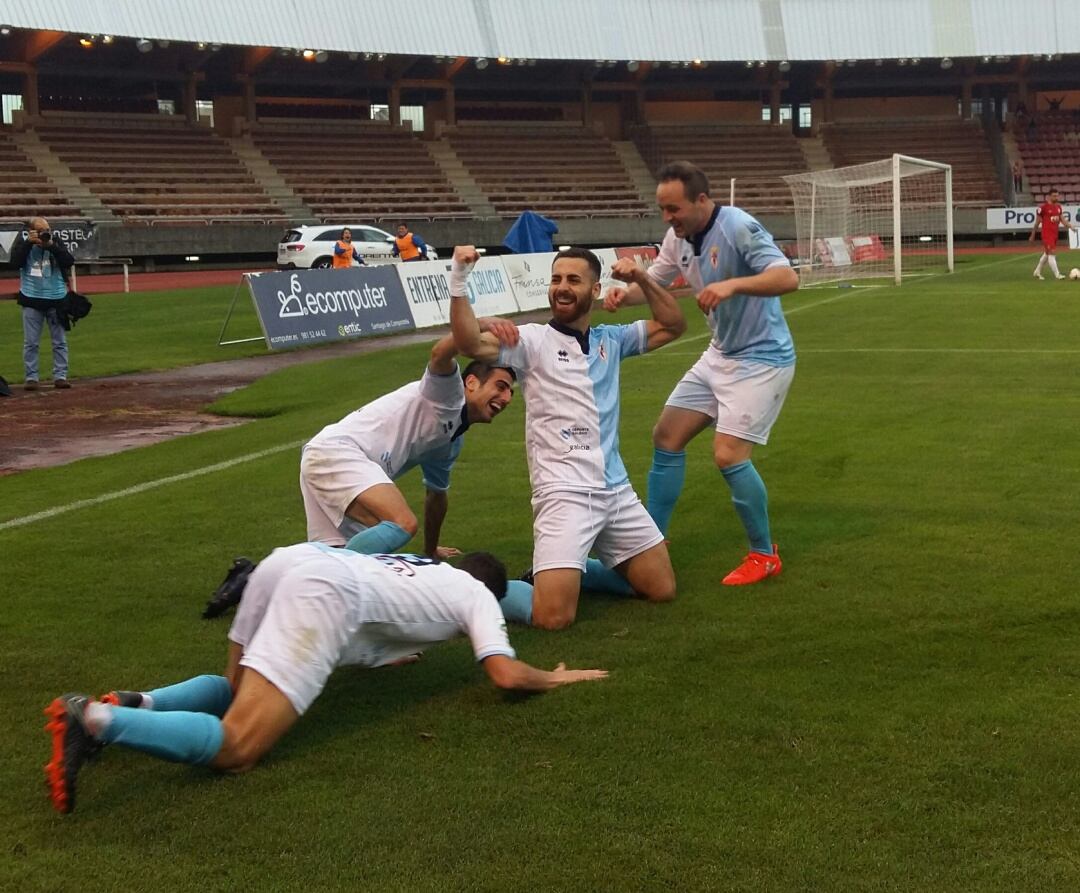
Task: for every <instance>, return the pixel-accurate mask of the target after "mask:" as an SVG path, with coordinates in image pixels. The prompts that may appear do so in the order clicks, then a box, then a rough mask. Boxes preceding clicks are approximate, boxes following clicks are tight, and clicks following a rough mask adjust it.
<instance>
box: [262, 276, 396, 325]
mask: <svg viewBox="0 0 1080 893" xmlns="http://www.w3.org/2000/svg"><path fill="white" fill-rule="evenodd" d="M277 297H278V302H279V303H280V304H281V307H280V309H279V310H278V318H279V319H290V318H293V317H297V316H318V315H319V314H321V313H342V312H345V311H349V310H351V311H352V314H353V316H359V315H360V311H361V310H371V309H373V308H375V307H385V306H386V289H385V288H380V287H378V286H372V285H368V284H365V285H364V287H363V288H342V289H336V290H334V291H309V292H305V291H304V289H303V287H302V286H301V285H300V277H299V276H297V274H296V273H293V274H292V275H291V276H290V277H289V294H285V292H283V291H281V290H280V289H279V290H278V293H277Z"/></svg>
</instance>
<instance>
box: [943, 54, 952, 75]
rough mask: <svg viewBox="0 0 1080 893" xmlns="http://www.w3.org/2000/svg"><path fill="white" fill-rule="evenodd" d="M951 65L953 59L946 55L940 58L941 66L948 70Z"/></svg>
mask: <svg viewBox="0 0 1080 893" xmlns="http://www.w3.org/2000/svg"><path fill="white" fill-rule="evenodd" d="M952 66H953V61H952V59H950V58H949V57H948V56H946V57H945V58H944V59H942V60H941V67H942V68H944V69H945V70H946V71H948V70H949V69H950V68H952Z"/></svg>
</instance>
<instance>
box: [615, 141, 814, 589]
mask: <svg viewBox="0 0 1080 893" xmlns="http://www.w3.org/2000/svg"><path fill="white" fill-rule="evenodd" d="M659 179H660V183H659V185H658V186H657V187H656V203H657V204H658V205H659V206H660V211H661V213H662V215H663V218H664V222H665V223H667V224H668V225H669V226H670V227H671V229H669V230H668V232H667V234H666V235H665V236H664V241H663V244H662V245H661V246H660V253H659V256H658V257H657V258H656V261H655V263H653V265H652V266H651V267H649V270H648V276H649V277H650V278H651V279H655V280H657V281H658V282H661V283H665V284H666V283H670V282H672V281H673V280H674V279H675V277H676V276H678V275H679V274H680V273H681V274H682V275H683V276H684V277H685V278H686V281H687V282H689V283H690V285H691V286H693V288H694V290H695V291H696V292H697V293H698V296H697V303H698V307H700V308H701V311H702V312H703V313H704V314H705V315H706V317H707V318H708V322H709V328H710V329H711V330H712V340H711V342H710V343H709V346H708V347H707V348H706V349H705V352H704V353H703V354H702V355H701V359H699V360H698V361H697V362H696V363H695V364H694V365H693V366H692V367H691V368H690V371H689V372H687V373H686V375H684V376H683V377H682V380H681V381H680V382H679V383H678V384H677V385H676V386H675V390H673V391H672V392H671V396H669V397H668V399H667V405H665V406H664V409H663V411H662V412H661V413H660V418H659V420H658V421H657V423H656V427H655V428H654V429H653V447H654V450H653V464H652V468H651V469H650V471H649V492H648V497H647V498H648V505H649V513H650V514H651V515H652V516H653V518H654V519H655V520H656V523H657V524H658V525H659V526H660V529H661V530H662V531H664V533H665V534H666V533H667V529H668V524H669V522H670V521H671V515H672V513H673V512H674V511H675V503H676V501H677V500H678V498H679V494H680V493H681V492H682V486H683V480H684V478H685V476H686V445H687V444H688V443H689V442H690V441H691V440H693V439H694V438H695V437H697V435H698V434H700V433H701V432H702V431H704V430H705V429H706V428H709V427H712V428H713V429H714V434H713V459H714V461H715V462H716V465H717V467H718V468H719V469H720V474H721V475H723V477H724V482H725V483H726V484H727V486H728V488H729V489H730V491H731V500H732V502H733V503H734V505H735V511H736V513H737V514H738V516H739V520H740V521H741V522H742V525H743V528H744V529H745V530H746V536H747V539H748V540H749V541H750V552H749V554H748V555H747V556H746V558H744V559H743V562H742V564H740V565H739V566H738V567H737V568H735V570H733V571H732V572H731V573H729V574H728V575H727V576H726V577H724V578H723V580H722V582H723V583H725V584H727V585H729V586H732V585H741V584H746V583H757V582H759V581H761V580H764V579H765V578H766V577H771V576H774V575H776V574H778V573H780V568H781V566H782V565H781V563H780V555H779V552H778V550H777V548H776V546H775V544H774V543H773V541H772V534H771V532H770V528H769V509H768V497H767V493H766V490H765V483H764V481H762V479H761V476H760V475H759V474H758V471H757V469H756V468H755V467H754V463H753V462H752V461H751V458H750V457H751V454H752V452H753V449H754V444H759V443H760V444H764V443H766V442H767V441H768V439H769V431H770V430H771V429H772V426H773V425H774V424H775V423H776V419H777V417H778V416H779V415H780V408H781V407H782V406H783V405H784V398H785V397H786V396H787V392H788V388H789V387H790V386H791V380H792V378H793V377H794V375H795V348H794V345H793V344H792V341H791V332H789V331H788V326H787V322H786V321H785V319H784V312H783V310H782V309H781V307H780V298H779V297H778V296H779V295H782V294H785V293H786V292H790V291H794V290H795V289H797V288H798V287H799V277H798V275H797V274H796V273H795V271H794V270H792V269H791V264H790V262H789V261H788V259H787V258H786V257H785V256H784V253H783V252H782V251H781V250H780V249H779V248H778V247H777V246H776V243H775V242H774V241H773V239H772V236H771V235H769V233H768V232H767V231H766V230H765V228H764V227H763V226H762V225H761V224H760V223H758V222H757V221H756V220H755V219H754V218H753V217H751V216H750V215H749V214H747V213H746V212H745V211H741V210H740V209H738V208H723V207H721V206H720V205H718V204H716V203H715V202H714V201H713V200H712V199H711V198H709V181H708V179H707V178H706V176H705V174H704V172H703V171H702V170H701V169H700V168H698V167H696V166H694V165H692V164H690V163H689V162H686V161H678V162H675V163H673V164H669V165H668V166H667V167H665V168H664V169H663V170H662V171H660V178H659ZM627 300H628V301H629V303H636V302H638V301H640V287H639V286H637V285H631V286H630V287H629V288H628V289H625V290H624V289H612V290H611V291H609V292H608V294H607V295H606V297H605V300H604V306H605V308H606V309H608V310H615V309H617V308H618V307H619V306H621V305H622V304H623V302H624V301H627Z"/></svg>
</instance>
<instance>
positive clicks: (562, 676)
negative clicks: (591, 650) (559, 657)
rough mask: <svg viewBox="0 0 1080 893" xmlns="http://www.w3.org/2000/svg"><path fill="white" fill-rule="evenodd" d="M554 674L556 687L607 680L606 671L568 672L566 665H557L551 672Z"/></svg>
mask: <svg viewBox="0 0 1080 893" xmlns="http://www.w3.org/2000/svg"><path fill="white" fill-rule="evenodd" d="M551 672H552V673H554V674H555V677H556V678H555V681H556V683H557V684H558V685H569V684H570V683H572V682H593V681H594V680H598V679H607V677H608V671H607V670H568V669H566V664H559V665H558V666H557V667H555V669H554V670H552V671H551Z"/></svg>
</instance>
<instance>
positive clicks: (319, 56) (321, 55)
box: [315, 50, 330, 65]
mask: <svg viewBox="0 0 1080 893" xmlns="http://www.w3.org/2000/svg"><path fill="white" fill-rule="evenodd" d="M329 58H330V54H329V53H328V52H326V50H319V51H318V52H317V53H316V54H315V61H316V62H318V63H319V64H320V65H322V64H323V62H325V61H326V60H327V59H329Z"/></svg>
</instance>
